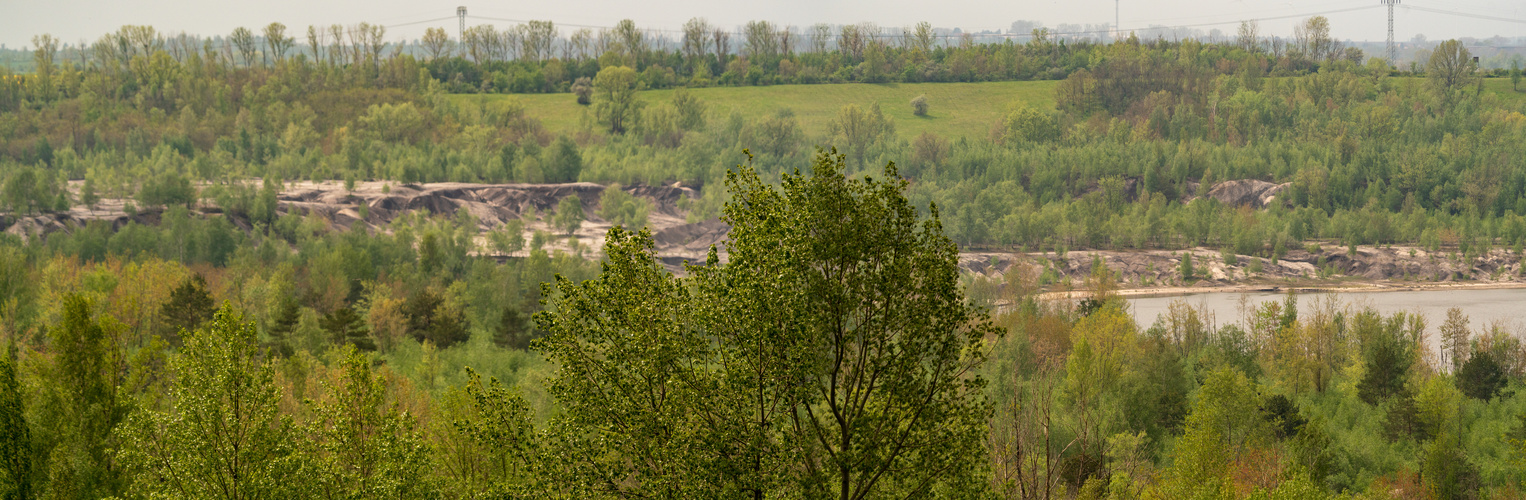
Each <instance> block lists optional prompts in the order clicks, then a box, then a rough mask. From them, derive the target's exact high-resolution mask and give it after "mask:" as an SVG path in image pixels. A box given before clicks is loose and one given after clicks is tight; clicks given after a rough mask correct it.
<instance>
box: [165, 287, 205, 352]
mask: <svg viewBox="0 0 1526 500" xmlns="http://www.w3.org/2000/svg"><path fill="white" fill-rule="evenodd" d="M214 311H215V309H214V307H213V305H212V294H211V293H208V292H207V281H206V279H204V278H202V277H201V275H200V274H194V275H191V277H189V278H186V280H185V281H183V282H181V283H180V286H178V287H175V290H174V291H172V292H170V297H169V300H167V301H165V303H164V305H163V306H160V308H159V316H160V317H161V318H162V319H163V321H164V323H163V324H164V336H165V337H166V338H171V339H178V338H180V336H181V335H183V332H189V331H192V330H195V329H196V328H197V327H199V326H201V324H202V322H205V321H207V320H209V319H212V313H213V312H214Z"/></svg>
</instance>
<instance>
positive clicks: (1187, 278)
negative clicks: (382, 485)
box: [1180, 252, 1197, 283]
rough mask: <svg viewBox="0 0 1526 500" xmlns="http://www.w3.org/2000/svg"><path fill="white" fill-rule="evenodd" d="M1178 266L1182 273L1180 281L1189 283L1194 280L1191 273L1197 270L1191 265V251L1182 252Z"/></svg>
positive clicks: (1193, 273)
mask: <svg viewBox="0 0 1526 500" xmlns="http://www.w3.org/2000/svg"><path fill="white" fill-rule="evenodd" d="M1180 268H1181V269H1180V270H1181V274H1182V282H1183V283H1191V282H1192V281H1193V280H1194V278H1193V275H1195V274H1196V273H1197V271H1196V270H1195V269H1193V265H1192V252H1182V262H1181V266H1180Z"/></svg>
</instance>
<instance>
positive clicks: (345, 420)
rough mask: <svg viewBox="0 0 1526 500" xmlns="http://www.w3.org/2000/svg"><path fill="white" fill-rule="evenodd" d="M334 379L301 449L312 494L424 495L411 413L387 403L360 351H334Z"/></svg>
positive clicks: (427, 489)
mask: <svg viewBox="0 0 1526 500" xmlns="http://www.w3.org/2000/svg"><path fill="white" fill-rule="evenodd" d="M336 354H337V355H338V356H339V357H340V358H339V359H340V360H339V363H338V365H339V368H340V370H341V372H340V374H339V378H338V380H337V381H336V382H335V383H333V384H325V386H326V388H327V390H328V391H329V396H330V397H329V399H327V400H325V401H322V402H319V403H318V404H317V405H316V406H315V408H314V409H313V413H314V419H313V421H312V423H311V424H310V425H309V426H308V427H307V428H306V429H305V432H306V433H307V434H308V435H310V436H312V437H313V438H314V440H313V441H311V442H309V443H307V444H305V446H308V447H309V449H307V450H304V453H305V454H306V455H307V456H308V460H311V462H310V463H309V464H308V467H311V469H310V471H311V472H310V473H311V474H313V475H312V476H309V477H313V478H314V480H313V481H312V486H311V487H312V488H313V490H314V493H315V496H323V497H341V498H382V497H386V498H429V497H432V496H433V494H434V492H435V489H436V485H435V484H434V483H435V482H434V481H433V480H432V479H431V475H430V474H428V470H429V467H430V463H429V462H430V461H429V455H428V453H429V451H428V447H427V446H426V445H425V443H424V441H423V437H422V436H421V435H420V434H419V432H418V430H417V429H416V428H415V426H416V423H415V421H414V419H413V417H412V416H410V415H409V414H408V413H407V412H405V411H402V410H400V409H399V408H398V407H397V406H396V405H395V404H392V403H388V401H387V394H386V392H387V391H386V387H385V384H384V383H383V379H382V377H381V376H379V374H373V372H372V371H371V361H370V359H368V358H367V357H366V356H365V355H363V354H360V353H359V352H357V351H355V349H354V348H353V347H350V346H346V347H344V348H342V349H341V350H340V351H338V352H337V353H336Z"/></svg>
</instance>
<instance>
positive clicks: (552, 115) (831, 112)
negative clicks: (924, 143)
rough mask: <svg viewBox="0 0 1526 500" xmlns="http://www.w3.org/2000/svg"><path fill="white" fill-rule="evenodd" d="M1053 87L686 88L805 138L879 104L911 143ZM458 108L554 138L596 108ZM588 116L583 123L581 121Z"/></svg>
mask: <svg viewBox="0 0 1526 500" xmlns="http://www.w3.org/2000/svg"><path fill="white" fill-rule="evenodd" d="M1055 83H1056V82H1053V81H1029V82H985V83H886V84H864V83H846V84H837V85H831V84H821V85H773V86H767V87H712V88H697V89H689V90H687V92H689V93H690V94H692V95H694V97H696V98H698V99H701V100H703V101H704V102H705V103H707V104H708V105H709V107H710V110H711V111H710V112H711V113H712V114H713V116H715V117H717V118H728V117H730V116H731V115H732V114H733V113H734V114H738V115H740V116H742V117H743V118H744V119H746V120H756V119H760V118H764V117H767V116H769V115H772V114H774V113H777V112H778V111H779V110H781V109H788V110H790V111H793V112H794V113H795V118H796V119H797V120H798V121H799V124H800V129H801V131H802V132H804V133H805V134H806V135H807V136H810V137H818V136H822V135H825V134H826V133H827V125H828V123H829V122H830V121H831V120H832V119H833V118H834V117H835V115H836V113H837V111H838V110H839V109H842V107H843V106H846V105H848V104H854V105H857V106H860V107H863V108H868V107H870V106H874V105H878V106H879V107H880V109H881V110H882V111H883V112H884V113H885V116H886V117H887V118H889V119H891V120H894V121H895V124H896V134H897V135H898V136H899V137H901V138H904V139H906V140H911V139H914V138H916V137H917V136H918V135H920V134H922V133H924V132H926V133H931V134H936V135H939V136H942V137H970V138H983V137H985V136H987V135H989V134H990V133H991V129H992V127H993V126H994V124H995V123H996V122H997V121H998V120H999V119H1000V118H1001V117H1002V116H1003V115H1004V114H1006V112H1007V111H1009V110H1010V108H1011V107H1012V106H1013V105H1016V104H1022V105H1025V106H1028V107H1032V108H1035V109H1049V108H1052V107H1054V87H1055ZM674 92H675V91H674V90H644V91H640V92H638V93H637V96H638V99H641V100H642V101H643V102H646V103H649V104H651V105H656V104H662V103H666V102H669V101H671V100H672V99H673V93H674ZM917 96H926V97H927V101H928V103H929V104H928V106H929V107H930V108H931V110H930V111H929V112H928V113H927V115H926V116H917V115H915V114H913V112H912V106H911V100H912V99H913V98H916V97H917ZM454 98H455V99H456V102H459V103H461V104H463V105H476V106H481V105H482V103H494V102H498V101H501V100H514V101H517V102H519V103H520V104H522V105H523V106H524V110H525V115H527V116H530V117H533V118H535V119H537V120H540V122H541V124H542V125H543V126H545V128H546V130H548V131H550V132H552V133H571V132H574V131H576V130H577V129H578V127H579V125H580V123H582V122H583V121H585V120H587V121H588V122H589V123H591V122H592V116H591V114H592V112H593V110H592V109H589V108H588V107H586V106H578V105H577V101H576V99H574V98H573V97H572V95H571V94H525V95H514V96H486V95H477V96H470V95H458V96H454ZM585 114H588V115H590V116H589V117H587V118H585V117H584V115H585Z"/></svg>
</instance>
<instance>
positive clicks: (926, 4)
mask: <svg viewBox="0 0 1526 500" xmlns="http://www.w3.org/2000/svg"><path fill="white" fill-rule="evenodd" d="M1379 4H1380V1H1379V0H1274V1H1270V2H1250V1H1240V0H1219V1H1193V0H1132V1H1131V0H1122V2H1121V11H1122V15H1121V19H1122V20H1121V26H1122V27H1124V28H1125V29H1128V28H1143V27H1147V26H1151V25H1167V26H1176V25H1202V26H1196V27H1197V28H1198V29H1202V30H1203V31H1205V32H1207V31H1208V30H1210V29H1214V28H1218V29H1221V30H1223V31H1224V32H1226V33H1233V32H1234V29H1235V27H1236V21H1238V20H1240V19H1269V18H1274V17H1284V16H1302V15H1306V14H1314V13H1322V12H1329V11H1334V10H1342V9H1350V8H1358V7H1368V6H1373V7H1374V8H1370V9H1366V10H1360V11H1355V12H1339V13H1330V14H1326V17H1328V18H1330V24H1331V28H1332V32H1333V34H1334V35H1335V36H1336V37H1337V38H1340V39H1352V40H1358V41H1360V40H1374V41H1380V40H1383V39H1384V37H1385V30H1386V25H1387V19H1386V13H1385V12H1384V10H1383V9H1382V8H1381V7H1377V6H1378V5H1379ZM458 5H465V6H466V7H467V9H468V14H469V15H475V16H486V17H497V18H504V19H549V20H552V21H554V22H556V23H558V24H582V25H591V26H610V25H613V24H614V23H615V22H617V21H619V20H620V19H625V18H630V19H633V20H635V21H636V23H637V25H638V26H640V27H643V28H664V29H673V28H677V27H679V26H680V25H682V24H683V22H684V21H685V20H688V19H689V18H691V17H696V16H698V17H705V18H707V19H709V20H710V21H711V22H713V23H716V24H719V25H722V26H727V27H731V26H736V25H739V24H742V23H745V22H747V21H748V20H755V19H761V20H768V21H772V22H775V23H778V24H783V25H795V26H806V25H810V24H813V23H818V22H826V23H832V24H839V23H856V22H863V21H869V22H874V23H878V24H880V25H881V26H887V27H888V26H905V25H910V24H913V23H916V22H918V21H929V22H931V23H933V25H935V26H938V27H947V28H954V27H958V28H962V29H964V30H965V31H979V30H985V29H1005V28H1007V27H1008V26H1009V25H1010V24H1011V23H1012V21H1016V20H1036V21H1041V22H1043V23H1045V25H1048V26H1051V27H1052V26H1055V25H1057V24H1061V23H1069V24H1099V23H1111V22H1112V21H1113V8H1114V2H1113V1H1111V0H1038V1H1005V2H999V1H980V2H974V1H964V0H954V1H948V0H941V1H938V0H935V1H926V0H745V1H743V0H660V1H633V0H542V1H538V2H473V1H471V0H450V1H439V0H343V1H323V0H307V1H299V0H245V1H239V2H226V1H216V0H158V1H145V0H0V43H3V44H5V45H6V46H7V47H11V48H16V47H18V46H29V45H31V37H32V35H36V34H41V33H51V34H53V35H54V36H57V37H59V38H61V39H62V40H63V41H65V42H66V43H71V44H72V43H77V42H79V41H80V40H90V41H93V40H95V39H96V38H98V37H100V35H102V34H103V33H106V32H108V31H113V30H115V29H116V28H117V27H119V26H121V25H124V24H147V25H151V26H154V27H155V28H158V29H159V31H161V32H180V31H185V32H188V33H193V34H203V35H210V34H227V33H228V32H230V31H232V30H233V28H235V27H238V26H246V27H249V28H251V29H254V28H257V27H260V26H264V25H265V24H268V23H270V22H271V21H280V22H282V23H284V24H286V25H287V26H288V27H289V28H288V30H289V31H288V33H292V32H298V33H300V32H304V31H305V30H306V27H307V26H308V25H309V24H318V25H328V24H332V23H342V24H346V25H348V24H353V23H357V22H360V21H367V22H371V23H373V24H383V25H398V24H403V23H410V22H415V21H424V20H429V19H434V18H439V17H450V19H448V20H442V21H435V22H429V23H420V24H412V25H408V26H394V27H391V28H389V29H388V30H387V38H388V39H389V40H400V39H404V38H408V39H412V38H417V37H418V36H419V35H420V34H422V33H423V32H424V29H425V28H426V27H429V26H441V27H448V28H451V29H450V32H451V33H452V35H454V34H455V31H456V30H455V27H456V24H457V23H456V19H455V18H454V16H455V12H456V7H457V6H458ZM1402 5H1409V6H1415V7H1424V8H1429V9H1441V10H1449V11H1459V12H1465V13H1469V14H1477V15H1485V16H1494V17H1501V18H1510V19H1517V20H1523V21H1526V1H1522V0H1405V1H1404V3H1403V4H1402ZM1394 16H1395V36H1396V37H1397V38H1398V39H1399V40H1409V39H1410V38H1411V37H1413V36H1414V35H1415V34H1417V33H1423V34H1425V35H1426V36H1427V37H1428V38H1430V39H1432V40H1438V39H1445V38H1455V37H1462V36H1473V37H1478V38H1487V37H1490V36H1494V35H1503V36H1506V37H1516V36H1526V23H1522V22H1516V23H1512V22H1504V21H1490V20H1483V19H1477V18H1466V17H1455V16H1448V15H1444V14H1438V13H1432V12H1423V11H1420V10H1410V9H1406V8H1404V7H1400V8H1398V9H1397V10H1396V11H1395V15H1394ZM1216 22H1226V24H1223V25H1216V26H1207V25H1205V24H1208V23H1216ZM1294 22H1296V19H1280V20H1266V21H1262V22H1261V23H1260V24H1261V30H1262V33H1263V34H1275V35H1281V36H1290V35H1291V34H1292V25H1293V23H1294ZM467 23H468V25H474V24H484V23H493V24H498V25H500V26H506V25H508V24H509V23H504V22H494V21H487V20H481V19H471V18H468V19H467ZM255 31H258V30H257V29H256V30H255ZM563 33H564V34H565V33H567V31H566V30H563Z"/></svg>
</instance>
